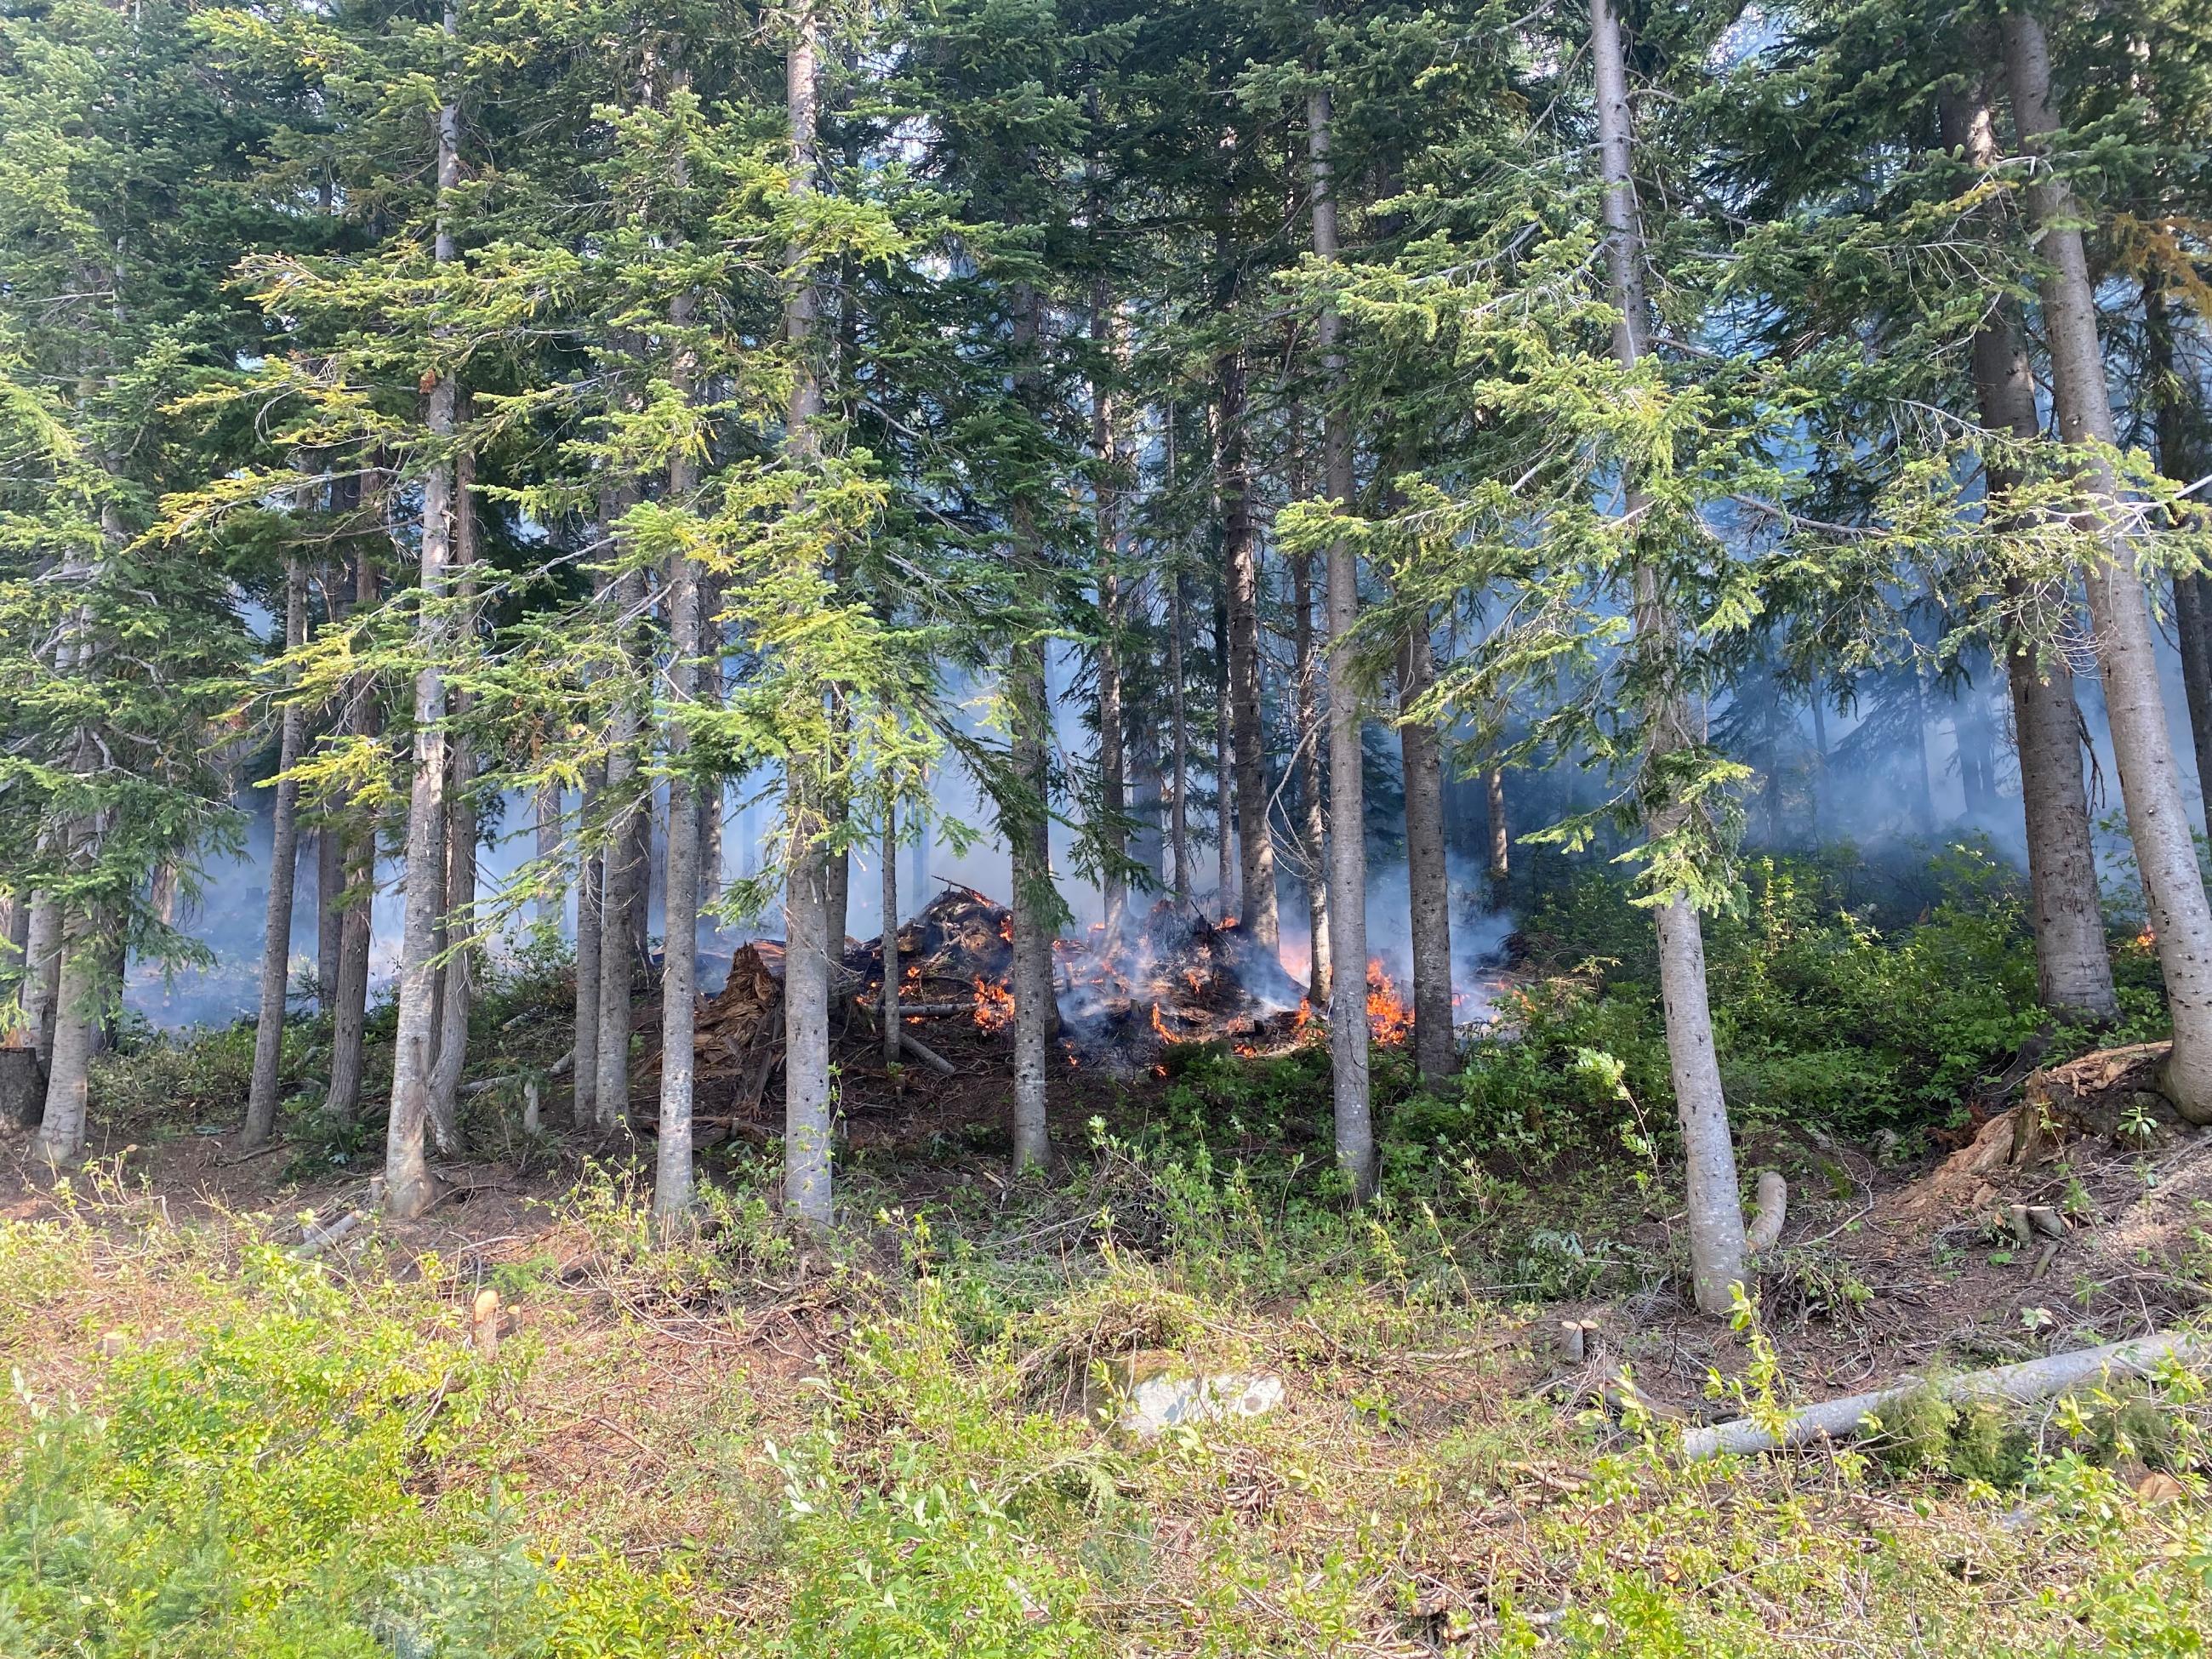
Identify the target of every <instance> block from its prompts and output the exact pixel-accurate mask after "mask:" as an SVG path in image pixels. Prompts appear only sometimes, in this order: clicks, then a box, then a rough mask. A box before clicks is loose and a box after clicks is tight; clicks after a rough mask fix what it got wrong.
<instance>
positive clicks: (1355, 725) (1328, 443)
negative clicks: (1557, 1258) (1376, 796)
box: [1306, 88, 1378, 1203]
mask: <svg viewBox="0 0 2212 1659" xmlns="http://www.w3.org/2000/svg"><path fill="white" fill-rule="evenodd" d="M1330 121H1331V110H1330V99H1329V94H1328V89H1327V88H1316V89H1315V90H1313V91H1311V92H1310V93H1308V94H1306V154H1307V158H1308V161H1309V162H1310V167H1311V173H1312V180H1313V192H1312V196H1313V208H1312V212H1313V248H1314V255H1315V257H1316V258H1318V259H1319V260H1320V261H1321V262H1322V264H1326V265H1333V264H1335V263H1336V258H1337V221H1336V181H1335V178H1334V173H1333V171H1332V168H1331V165H1330V161H1329V140H1330V136H1331V135H1330ZM1316 338H1317V343H1319V345H1320V348H1321V357H1322V375H1323V379H1324V381H1325V383H1326V386H1327V393H1326V395H1327V398H1328V402H1327V406H1326V410H1325V412H1324V414H1323V416H1322V453H1323V465H1324V471H1325V472H1326V480H1325V482H1326V485H1327V488H1328V493H1329V497H1330V499H1331V500H1333V501H1335V502H1336V504H1337V505H1338V507H1340V508H1343V509H1346V510H1348V509H1349V508H1350V507H1351V505H1352V416H1351V410H1349V409H1348V408H1346V386H1345V356H1344V347H1343V343H1342V341H1343V320H1342V319H1341V318H1340V316H1339V315H1338V313H1337V308H1336V306H1335V305H1334V302H1328V303H1324V304H1323V306H1322V313H1321V319H1320V322H1319V326H1318V328H1317V330H1316ZM1327 569H1328V821H1329V843H1328V931H1329V956H1330V959H1331V960H1332V961H1333V962H1334V963H1335V971H1334V982H1333V983H1332V985H1331V986H1330V987H1329V1021H1328V1054H1329V1071H1330V1083H1331V1094H1332V1101H1333V1105H1334V1115H1335V1138H1336V1163H1337V1167H1338V1169H1340V1170H1342V1171H1343V1172H1344V1176H1345V1179H1346V1181H1348V1182H1350V1183H1351V1186H1352V1196H1353V1197H1354V1198H1355V1199H1357V1200H1359V1201H1361V1202H1363V1203H1364V1202H1365V1201H1366V1200H1369V1199H1370V1198H1372V1197H1373V1196H1374V1195H1375V1185H1376V1176H1377V1173H1378V1172H1377V1169H1376V1158H1375V1124H1374V1118H1373V1115H1372V1108H1371V1105H1370V1100H1369V1094H1368V1071H1367V1046H1368V1030H1367V976H1366V963H1367V831H1366V823H1367V810H1366V802H1365V799H1364V796H1365V778H1364V765H1365V758H1364V755H1363V753H1362V751H1361V743H1360V732H1359V693H1358V688H1357V686H1355V685H1354V684H1353V677H1352V630H1353V629H1355V628H1356V627H1357V626H1358V622H1359V559H1358V554H1357V553H1355V552H1354V551H1353V550H1352V544H1351V543H1349V542H1348V541H1346V540H1344V539H1343V538H1338V539H1337V540H1335V541H1334V542H1332V543H1330V544H1329V548H1328V566H1327Z"/></svg>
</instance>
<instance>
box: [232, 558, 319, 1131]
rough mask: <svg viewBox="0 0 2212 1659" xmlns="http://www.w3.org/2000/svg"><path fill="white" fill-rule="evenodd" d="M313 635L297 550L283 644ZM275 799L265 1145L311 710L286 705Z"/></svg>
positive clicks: (258, 1061)
mask: <svg viewBox="0 0 2212 1659" xmlns="http://www.w3.org/2000/svg"><path fill="white" fill-rule="evenodd" d="M306 643H307V567H306V566H305V565H303V564H302V563H301V562H300V559H299V556H297V555H296V554H294V555H292V556H288V557H287V558H286V559H285V561H284V649H285V650H286V651H287V652H292V651H297V650H298V649H299V648H300V647H301V646H303V645H305V644H306ZM277 718H278V731H279V733H280V735H279V736H278V738H277V740H276V800H275V802H274V804H273V805H272V806H271V809H270V846H269V903H268V907H267V908H266V910H265V912H264V918H263V923H262V929H261V1010H260V1016H259V1018H258V1019H256V1020H255V1022H254V1026H253V1071H252V1075H251V1077H250V1079H248V1082H247V1085H246V1127H245V1129H244V1131H243V1133H241V1134H240V1137H239V1140H240V1145H242V1146H262V1145H264V1144H265V1143H266V1142H267V1141H268V1139H269V1137H270V1134H271V1133H274V1132H275V1130H276V1077H277V1068H278V1065H279V1063H280V1062H281V1061H282V1060H283V1050H284V993H285V991H286V989H287V988H288V984H289V980H290V977H291V975H290V969H291V966H292V896H293V892H294V890H295V884H296V882H297V880H298V877H299V869H300V781H299V779H297V778H296V777H295V776H294V775H292V773H293V769H294V768H295V767H296V766H298V765H299V763H300V744H301V739H302V738H303V737H304V736H305V733H306V730H307V711H306V710H305V709H303V708H301V707H300V705H299V704H298V703H297V702H288V703H286V704H285V705H284V711H283V714H281V715H279V716H278V717H277Z"/></svg>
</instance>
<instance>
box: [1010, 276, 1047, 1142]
mask: <svg viewBox="0 0 2212 1659" xmlns="http://www.w3.org/2000/svg"><path fill="white" fill-rule="evenodd" d="M1037 311H1038V302H1037V297H1036V295H1035V294H1034V293H1033V292H1032V291H1031V290H1030V287H1029V285H1028V284H1027V283H1020V284H1018V286H1017V288H1016V289H1015V292H1014V295H1013V318H1012V349H1013V356H1014V387H1015V395H1016V397H1017V398H1019V399H1020V400H1021V402H1022V404H1023V405H1024V408H1025V409H1029V410H1030V411H1031V412H1032V413H1035V412H1036V410H1035V408H1034V405H1035V404H1036V397H1037V388H1036V380H1037V374H1036V365H1035V362H1033V357H1034V355H1035V352H1036V344H1037V334H1038V318H1037ZM1011 517H1012V532H1013V547H1014V558H1015V562H1016V563H1017V564H1018V565H1019V566H1020V567H1022V568H1024V569H1027V570H1031V571H1035V570H1036V569H1037V568H1039V566H1040V565H1041V563H1042V555H1043V548H1042V540H1041V538H1040V536H1039V534H1038V531H1037V526H1036V508H1035V507H1034V506H1033V505H1032V504H1031V503H1030V501H1027V500H1026V499H1020V500H1017V501H1016V502H1015V503H1014V506H1013V510H1012V514H1011ZM1007 690H1008V692H1009V693H1010V700H1011V702H1012V705H1013V707H1012V734H1011V744H1010V746H1011V748H1012V763H1013V771H1014V777H1015V781H1016V786H1017V787H1018V788H1019V789H1020V790H1021V791H1022V792H1023V793H1021V794H1020V795H1019V796H1018V797H1017V798H1016V799H1015V800H1014V801H1012V803H1010V806H1011V810H1010V811H1008V812H1007V813H1006V841H1007V843H1008V846H1009V848H1011V850H1012V855H1013V893H1012V901H1013V926H1012V933H1013V940H1012V943H1013V947H1014V950H1013V985H1012V991H1013V999H1014V1123H1013V1129H1014V1135H1013V1139H1014V1173H1015V1174H1016V1175H1019V1174H1021V1173H1022V1172H1023V1171H1024V1170H1031V1169H1038V1170H1042V1169H1046V1168H1048V1167H1049V1165H1050V1164H1051V1161H1052V1139H1051V1135H1050V1132H1049V1127H1048V1122H1047V1119H1046V1111H1045V1107H1046V1098H1045V1097H1046V1082H1047V1073H1048V1062H1047V1051H1048V1048H1049V1047H1050V1044H1051V1042H1052V1033H1053V1028H1054V1024H1055V1023H1056V1021H1057V1018H1058V1015H1059V1008H1058V1005H1057V1000H1056V998H1055V995H1054V989H1053V982H1052V938H1053V933H1054V927H1053V925H1052V924H1053V921H1054V911H1055V909H1056V908H1057V901H1056V898H1055V896H1054V892H1053V888H1052V853H1051V848H1050V844H1049V842H1048V825H1049V823H1050V818H1049V816H1048V807H1047V804H1046V796H1047V790H1048V787H1049V780H1048V775H1047V772H1046V757H1047V752H1048V750H1047V745H1048V743H1049V741H1050V737H1051V732H1052V706H1051V702H1050V701H1049V697H1050V693H1049V691H1048V687H1047V685H1046V681H1045V654H1044V639H1043V636H1042V635H1041V634H1036V633H1034V632H1031V633H1030V636H1029V637H1026V638H1024V639H1021V640H1018V641H1016V642H1015V645H1014V647H1013V655H1012V663H1011V665H1010V666H1009V668H1008V671H1007Z"/></svg>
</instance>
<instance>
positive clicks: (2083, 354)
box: [2003, 12, 2212, 1123]
mask: <svg viewBox="0 0 2212 1659" xmlns="http://www.w3.org/2000/svg"><path fill="white" fill-rule="evenodd" d="M2003 29H2004V55H2005V73H2006V77H2007V79H2008V81H2009V82H2010V83H2011V87H2012V100H2013V117H2014V120H2015V124H2016V125H2017V126H2018V128H2019V131H2020V135H2021V143H2023V145H2024V146H2026V147H2027V149H2028V150H2029V151H2030V152H2031V154H2033V155H2035V156H2036V157H2037V159H2038V160H2039V161H2041V160H2043V159H2045V152H2046V151H2047V149H2048V148H2049V139H2050V137H2051V134H2052V133H2054V132H2056V131H2057V130H2058V121H2057V116H2056V114H2055V112H2053V111H2052V108H2051V56H2050V49H2049V46H2048V44H2047V43H2046V41H2045V38H2044V33H2043V26H2042V24H2041V23H2040V22H2039V21H2037V20H2036V19H2035V18H2034V17H2033V16H2031V15H2028V14H2027V13H2025V12H2008V13H2006V14H2005V15H2004V19H2003ZM2027 203H2028V214H2029V217H2030V219H2031V222H2033V225H2034V226H2035V228H2036V229H2037V230H2038V231H2039V232H2040V234H2041V241H2040V249H2041V252H2042V255H2043V258H2044V259H2045V264H2046V269H2045V275H2044V276H2043V278H2042V281H2041V284H2040V287H2041V292H2042V298H2043V322H2044V333H2045V337H2047V339H2048V341H2049V343H2050V350H2051V389H2052V401H2053V403H2054V404H2055V405H2056V408H2057V416H2058V433H2059V436H2060V437H2061V438H2063V440H2064V441H2066V442H2067V443H2068V444H2069V445H2083V444H2090V443H2097V444H2102V445H2106V446H2112V447H2117V437H2118V434H2117V432H2116V430H2115V428H2114V426H2113V422H2112V398H2111V392H2110V391H2109V389H2108V387H2107V386H2106V380H2105V360H2104V349H2103V346H2102V344H2101V343H2100V341H2099V339H2098V337H2097V312H2096V298H2095V295H2094V292H2093V288H2092V285H2091V283H2090V280H2089V265H2088V259H2087V255H2086V254H2085V253H2084V252H2083V249H2082V245H2081V230H2080V229H2079V228H2078V227H2079V224H2080V209H2079V207H2078V206H2077V204H2075V200H2074V195H2073V191H2071V190H2070V189H2069V187H2068V186H2067V185H2066V184H2065V182H2064V181H2063V179H2059V178H2058V177H2057V175H2056V174H2055V173H2051V172H2049V171H2048V170H2047V169H2045V170H2041V171H2039V172H2038V173H2037V174H2036V176H2035V179H2034V182H2033V183H2032V184H2031V185H2030V186H2029V188H2028V192H2027ZM2081 484H2082V489H2083V495H2084V497H2085V501H2084V507H2085V509H2086V511H2087V513H2088V514H2089V515H2090V516H2091V519H2092V521H2093V523H2094V524H2096V525H2097V526H2098V528H2099V530H2100V533H2101V536H2102V539H2103V542H2104V545H2103V548H2102V549H2101V550H2100V552H2099V553H2098V554H2097V555H2096V556H2093V557H2092V558H2091V559H2090V560H2089V561H2088V562H2087V564H2086V565H2085V568H2084V569H2083V571H2082V578H2083V582H2084V585H2085V586H2086V587H2087V592H2088V598H2089V618H2090V625H2091V627H2092V629H2093V631H2094V633H2095V635H2096V640H2097V659H2098V666H2099V670H2100V673H2101V674H2102V677H2103V679H2104V684H2105V707H2106V714H2107V716H2108V719H2109V720H2110V724H2111V728H2112V750H2113V753H2114V756H2115V757H2117V759H2118V763H2119V771H2120V794H2121V799H2122V800H2123V802H2124V805H2125V806H2126V810H2127V819H2128V832H2129V836H2130V839H2131V840H2133V842H2135V849H2136V865H2137V866H2138V867H2139V868H2140V869H2141V870H2142V878H2143V887H2144V890H2145V892H2146V894H2147V896H2148V909H2149V913H2150V924H2151V927H2152V929H2153V930H2154V933H2155V934H2156V936H2157V941H2158V957H2159V965H2160V968H2161V969H2164V971H2165V975H2166V1006H2167V1009H2168V1011H2169V1012H2171V1013H2172V1017H2173V1052H2172V1056H2171V1057H2170V1058H2169V1060H2167V1062H2166V1073H2165V1078H2164V1082H2165V1086H2166V1092H2167V1093H2168V1094H2169V1095H2170V1096H2171V1097H2172V1101H2173V1103H2174V1108H2175V1109H2176V1110H2178V1111H2179V1112H2180V1113H2181V1115H2183V1116H2184V1117H2185V1118H2187V1119H2188V1120H2189V1121H2191V1122H2192V1123H2204V1122H2212V906H2208V905H2207V903H2206V902H2205V895H2204V882H2203V876H2202V875H2201V874H2200V873H2199V872H2198V869H2197V848H2196V844H2195V842H2194V841H2193V840H2192V839H2191V833H2190V824H2189V818H2188V813H2187V810H2186V808H2185V806H2184V805H2183V804H2182V797H2181V772H2180V768H2179V766H2178V765H2177V764H2176V763H2175V761H2174V756H2173V744H2172V737H2171V734H2170V732H2169V729H2168V727H2167V725H2166V697H2165V693H2164V691H2163V690H2161V689H2160V684H2159V677H2158V659H2157V656H2156V654H2155V651H2154V645H2153V637H2152V633H2151V625H2150V607H2149V605H2148V603H2147V601H2146V600H2145V598H2144V595H2143V585H2142V576H2141V574H2140V573H2139V572H2138V571H2137V569H2136V563H2135V550H2134V549H2133V547H2132V546H2131V545H2130V541H2129V538H2128V537H2127V535H2126V533H2125V532H2124V531H2122V530H2121V529H2120V528H2119V527H2118V521H2117V509H2118V485H2117V482H2116V480H2115V478H2114V477H2113V474H2112V467H2111V465H2110V464H2109V463H2107V462H2106V460H2105V459H2103V458H2102V457H2101V456H2099V457H2096V458H2093V459H2090V460H2089V461H2088V462H2087V465H2085V467H2084V469H2083V471H2082V474H2081Z"/></svg>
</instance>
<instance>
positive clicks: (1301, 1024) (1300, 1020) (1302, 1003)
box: [1291, 997, 1313, 1031]
mask: <svg viewBox="0 0 2212 1659" xmlns="http://www.w3.org/2000/svg"><path fill="white" fill-rule="evenodd" d="M1312 1018H1313V999H1312V998H1310V997H1300V998H1299V999H1298V1012H1297V1016H1296V1017H1295V1018H1292V1020H1291V1030H1293V1031H1303V1030H1305V1029H1306V1026H1307V1024H1309V1023H1310V1021H1311V1020H1312Z"/></svg>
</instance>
